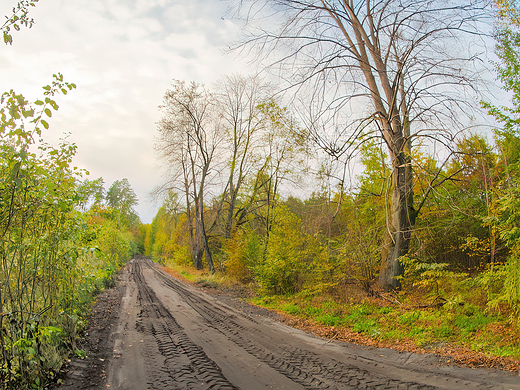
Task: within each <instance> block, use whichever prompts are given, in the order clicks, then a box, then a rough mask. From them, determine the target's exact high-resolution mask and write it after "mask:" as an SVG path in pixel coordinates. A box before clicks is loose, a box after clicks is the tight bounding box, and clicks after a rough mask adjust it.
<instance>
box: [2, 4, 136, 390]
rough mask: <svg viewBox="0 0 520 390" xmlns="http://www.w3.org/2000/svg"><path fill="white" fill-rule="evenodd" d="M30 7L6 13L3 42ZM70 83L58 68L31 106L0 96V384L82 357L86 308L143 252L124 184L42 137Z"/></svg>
mask: <svg viewBox="0 0 520 390" xmlns="http://www.w3.org/2000/svg"><path fill="white" fill-rule="evenodd" d="M35 3H36V0H35V1H20V2H18V5H17V7H15V8H14V9H13V14H12V15H11V16H10V17H8V18H7V21H6V22H5V23H4V24H3V25H2V32H3V36H4V42H5V43H6V44H12V42H13V38H12V35H11V33H12V31H13V30H14V31H17V30H19V29H20V26H27V27H30V26H31V25H32V24H33V21H32V19H29V18H28V12H29V9H30V7H31V6H34V5H35ZM75 88H76V85H75V84H74V83H69V82H66V81H64V78H63V76H62V75H61V74H59V73H58V74H55V75H54V76H53V81H52V83H51V84H50V85H47V86H44V87H43V91H42V96H41V98H40V99H37V100H36V101H34V102H29V101H28V100H27V99H26V98H25V97H24V96H23V95H22V94H18V93H16V92H15V91H13V90H11V91H9V92H4V93H3V94H2V95H1V97H0V389H24V390H25V389H44V388H48V387H49V385H50V384H52V383H56V380H57V376H58V375H59V373H60V369H61V368H62V366H63V364H64V362H65V360H66V359H67V358H68V357H70V356H71V355H74V354H75V355H77V356H79V357H81V358H83V357H85V352H84V351H82V350H80V349H78V347H77V345H76V342H77V340H78V337H79V335H80V334H81V332H82V331H83V330H84V329H85V328H86V326H87V316H88V313H89V310H90V307H91V304H92V303H93V301H94V300H95V297H96V295H97V294H98V293H99V292H101V291H102V290H103V289H104V288H106V287H110V286H112V285H114V283H115V273H116V272H117V270H118V269H119V268H120V267H121V266H122V265H123V264H124V262H125V261H126V260H127V259H129V258H131V257H132V256H133V255H134V254H135V253H137V252H138V251H139V249H140V248H141V250H142V242H141V244H140V247H139V242H140V224H141V223H140V220H139V217H138V216H137V215H136V213H135V211H134V207H135V206H136V204H137V198H136V196H135V193H134V192H133V190H132V188H131V186H130V184H129V182H128V180H127V179H122V180H118V181H116V182H114V183H113V184H112V185H111V186H110V188H109V189H108V190H106V189H105V187H104V183H103V179H102V178H99V179H96V180H88V179H86V178H85V177H86V175H87V174H88V173H87V172H86V171H85V170H81V169H78V168H77V167H74V166H73V163H72V160H73V157H74V155H75V153H76V146H75V145H74V144H71V143H68V142H67V141H66V139H64V140H62V141H61V142H60V143H59V145H51V144H48V143H47V142H46V141H45V139H46V134H47V133H48V132H49V131H50V130H49V128H50V125H49V122H50V121H51V120H50V119H49V118H51V117H52V116H53V114H54V113H55V112H56V111H57V110H58V104H57V103H56V96H57V95H60V94H61V95H66V94H68V93H69V92H71V93H72V92H73V90H74V89H75ZM141 241H142V240H141Z"/></svg>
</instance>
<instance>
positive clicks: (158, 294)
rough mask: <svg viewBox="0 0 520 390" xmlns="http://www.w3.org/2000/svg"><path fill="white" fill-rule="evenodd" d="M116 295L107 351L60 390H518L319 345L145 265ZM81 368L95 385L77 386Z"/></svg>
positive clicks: (469, 374)
mask: <svg viewBox="0 0 520 390" xmlns="http://www.w3.org/2000/svg"><path fill="white" fill-rule="evenodd" d="M119 288H120V295H121V297H120V299H121V304H120V305H119V310H120V312H119V313H118V314H114V317H113V319H109V320H108V321H109V322H112V327H111V330H110V332H108V333H109V337H108V338H107V339H106V340H102V341H100V343H101V344H104V348H105V350H106V351H109V353H108V352H107V353H106V355H107V356H105V357H100V356H104V355H101V354H98V355H94V357H93V358H92V359H91V362H90V363H89V362H84V363H76V364H75V365H74V364H73V367H72V374H71V375H70V376H69V378H68V379H66V381H65V385H64V386H62V390H69V389H82V388H85V389H86V388H89V389H107V388H110V389H123V390H141V389H165V390H166V389H243V390H257V389H291V390H292V389H519V390H520V377H518V376H514V375H511V374H510V373H507V372H501V371H494V370H487V369H482V370H480V369H478V370H476V369H470V368H460V367H447V366H440V365H438V358H437V357H436V356H434V355H420V354H412V353H399V352H396V351H393V350H390V349H374V348H371V349H370V348H364V347H358V346H354V345H351V344H346V343H342V342H334V341H333V342H328V341H327V340H324V339H321V338H317V337H314V336H312V335H309V334H306V333H304V332H302V331H299V330H296V329H293V328H290V327H287V326H285V325H283V324H281V323H278V322H276V321H273V320H271V319H268V318H264V317H261V316H254V317H253V316H251V315H249V313H248V312H247V311H244V310H242V311H241V310H236V309H234V308H232V307H230V306H228V305H226V304H224V303H222V302H221V301H219V300H218V299H216V298H214V297H212V296H209V295H207V294H205V293H204V292H202V291H201V290H199V289H196V288H194V287H192V286H189V285H187V284H184V283H183V282H181V281H178V280H176V279H175V278H173V277H172V276H170V275H168V274H166V273H165V272H163V271H162V270H161V269H160V268H159V267H158V266H157V265H155V264H154V263H153V262H151V261H149V260H146V259H134V260H132V261H131V262H130V263H129V264H128V265H127V266H126V267H125V269H124V271H123V273H122V275H121V281H120V287H119ZM101 350H103V348H101ZM100 362H102V363H100ZM93 364H94V365H96V364H97V365H98V367H97V368H98V369H97V371H96V370H94V371H93V368H92V365H93ZM99 364H102V367H100V366H99ZM89 370H90V374H91V376H96V377H97V380H86V379H85V376H86V375H87V373H88V372H89ZM93 372H94V374H92V373H93ZM96 372H101V374H100V375H98V374H95V373H96ZM91 379H92V378H91Z"/></svg>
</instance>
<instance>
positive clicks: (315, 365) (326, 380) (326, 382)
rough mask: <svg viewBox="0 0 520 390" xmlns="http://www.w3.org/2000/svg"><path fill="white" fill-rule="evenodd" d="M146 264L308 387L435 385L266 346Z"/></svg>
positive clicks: (249, 348)
mask: <svg viewBox="0 0 520 390" xmlns="http://www.w3.org/2000/svg"><path fill="white" fill-rule="evenodd" d="M145 264H146V266H149V267H150V268H152V269H153V270H154V272H155V275H156V276H157V278H158V279H159V280H161V281H162V283H164V284H165V285H166V286H167V287H169V288H170V289H172V290H174V291H175V292H177V293H178V294H179V295H180V296H182V298H183V299H184V300H185V301H186V302H187V303H188V304H189V305H190V306H191V307H192V308H193V309H194V310H195V311H197V312H198V313H199V314H200V315H201V316H202V317H203V318H204V320H205V322H206V324H207V325H208V326H210V327H212V328H214V329H216V330H218V331H219V332H221V333H222V334H224V335H225V336H226V337H227V338H228V339H229V340H231V341H232V342H234V343H235V344H236V345H237V346H239V347H241V348H243V349H244V350H245V351H246V352H248V353H249V354H251V355H252V356H255V357H256V358H257V359H258V360H260V361H262V362H263V363H265V364H267V365H268V366H269V367H271V368H272V369H274V370H276V371H277V372H279V373H280V374H282V375H284V376H286V377H287V378H289V379H291V380H292V381H293V382H295V383H297V384H299V385H301V386H303V387H304V388H306V389H378V390H379V389H381V390H383V389H421V390H423V389H424V390H426V389H436V387H433V386H429V385H424V384H420V383H415V382H408V381H400V380H395V379H388V378H385V377H382V376H379V375H377V374H373V373H370V372H369V371H367V370H365V369H363V368H360V367H356V366H354V365H350V364H346V363H343V362H340V361H337V360H334V359H328V361H324V360H323V359H322V358H321V357H319V356H318V355H316V354H314V353H313V352H311V351H308V350H305V349H301V348H294V347H290V346H287V345H286V343H283V342H279V343H278V342H270V343H269V350H267V349H266V348H265V347H264V346H263V345H262V342H260V341H259V340H260V339H261V338H262V335H261V334H258V332H256V334H253V333H251V332H250V331H249V330H248V329H247V328H246V327H244V326H242V325H240V324H239V323H238V322H239V321H238V318H237V316H236V315H234V314H230V313H223V312H222V311H221V310H219V309H218V308H217V307H215V306H214V305H213V304H212V303H210V302H208V301H206V300H204V299H202V298H200V297H199V296H198V295H197V294H194V293H193V292H192V291H190V289H188V288H186V287H185V286H183V284H182V283H180V282H178V281H177V280H175V279H173V278H171V277H170V276H169V275H165V274H164V273H163V272H162V271H161V270H159V269H158V268H157V267H156V266H155V265H154V264H153V263H152V262H151V261H149V260H147V261H146V263H145ZM170 317H171V316H170ZM244 319H245V320H246V321H251V322H252V323H253V324H256V325H258V324H259V323H258V321H256V320H254V319H252V318H249V317H245V316H244ZM257 330H258V328H257Z"/></svg>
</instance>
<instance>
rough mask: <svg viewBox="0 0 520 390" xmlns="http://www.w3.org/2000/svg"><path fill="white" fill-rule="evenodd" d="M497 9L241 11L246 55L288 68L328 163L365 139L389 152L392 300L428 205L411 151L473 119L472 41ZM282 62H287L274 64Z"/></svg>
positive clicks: (339, 1) (294, 6) (301, 5)
mask: <svg viewBox="0 0 520 390" xmlns="http://www.w3.org/2000/svg"><path fill="white" fill-rule="evenodd" d="M489 3H490V2H489V1H488V0H446V1H433V0H375V1H371V0H251V1H246V0H242V1H240V2H239V4H240V9H241V11H244V12H245V14H246V15H248V22H249V26H250V29H249V32H250V33H251V36H249V38H247V39H246V42H245V43H244V45H242V46H241V47H242V48H244V47H245V48H255V49H258V50H259V54H260V57H259V58H262V57H261V55H262V54H264V57H263V58H264V59H269V61H270V62H271V64H273V63H274V64H277V65H279V66H280V68H279V72H280V75H281V76H282V78H283V79H285V80H287V81H288V83H289V85H290V86H292V87H296V90H297V92H299V93H300V96H303V98H302V99H303V100H305V101H306V104H307V105H308V106H307V110H308V112H309V113H310V114H311V119H310V120H309V124H308V127H309V129H310V130H311V131H312V135H313V138H314V140H315V141H316V142H317V143H318V144H319V145H320V146H321V147H322V148H323V149H324V150H325V151H326V152H327V153H328V154H329V155H330V156H332V157H333V158H336V159H339V158H345V156H348V155H350V152H351V151H352V150H353V149H355V148H357V147H358V146H359V144H360V143H361V142H362V141H363V140H364V139H366V136H367V129H372V131H373V132H372V133H371V134H369V136H377V137H380V138H381V139H382V142H383V144H384V145H386V148H387V150H388V154H389V157H390V160H391V166H392V177H391V199H390V200H389V213H388V223H387V225H388V229H387V230H388V234H387V236H386V239H385V241H384V244H383V251H382V266H381V271H380V277H379V283H380V286H381V287H382V288H384V289H386V290H389V289H393V288H396V287H399V280H398V278H396V277H397V276H399V275H401V274H402V272H403V268H402V265H401V264H400V261H399V258H400V257H401V256H403V255H405V254H406V253H407V252H408V250H409V247H410V241H411V237H412V231H413V229H414V225H415V221H416V217H417V215H418V213H419V211H420V208H421V207H422V205H423V204H424V201H423V200H421V199H418V205H414V193H413V170H412V157H411V150H412V141H414V140H416V139H417V138H418V137H423V136H424V137H428V138H429V139H433V140H436V141H439V142H441V143H442V144H444V145H446V144H448V143H450V142H451V141H452V138H453V135H454V134H455V133H456V132H457V131H459V130H460V129H462V128H463V127H464V124H463V120H460V121H459V120H457V115H456V113H460V112H461V111H463V110H467V109H469V108H470V106H471V103H472V101H471V95H470V93H471V94H473V93H475V92H477V91H476V86H477V85H478V84H477V83H476V80H477V78H478V77H477V76H478V75H477V72H475V69H477V68H478V66H477V64H476V63H477V62H478V56H477V53H475V52H474V51H475V50H476V49H475V48H476V47H477V46H476V42H477V41H476V40H475V39H472V37H478V36H479V34H481V30H480V29H481V27H482V24H481V22H482V21H483V20H484V19H485V18H487V17H488V14H489V11H490V9H489ZM266 5H267V7H266ZM266 10H268V12H267V11H266ZM266 13H267V14H268V15H267V16H268V17H266V18H265V19H263V20H262V18H263V17H265V15H266ZM273 13H274V14H275V15H278V16H279V17H278V18H276V17H275V18H273ZM277 21H281V23H277ZM258 22H260V23H258ZM256 26H259V27H256ZM277 53H281V57H278V58H276V59H275V60H273V59H272V58H273V57H271V56H273V55H274V56H276V55H277ZM302 93H306V94H302ZM468 103H469V104H468ZM359 113H361V115H359ZM330 134H332V135H333V137H332V138H330V137H329V135H330ZM434 180H435V179H434ZM432 185H434V183H433V182H432ZM416 200H417V199H416Z"/></svg>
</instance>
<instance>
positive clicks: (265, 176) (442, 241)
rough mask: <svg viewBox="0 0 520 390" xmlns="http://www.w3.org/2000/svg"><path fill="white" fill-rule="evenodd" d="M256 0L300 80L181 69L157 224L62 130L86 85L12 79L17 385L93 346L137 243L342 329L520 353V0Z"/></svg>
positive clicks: (478, 357) (172, 99)
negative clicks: (193, 77)
mask: <svg viewBox="0 0 520 390" xmlns="http://www.w3.org/2000/svg"><path fill="white" fill-rule="evenodd" d="M36 2H37V0H33V1H20V2H18V5H17V8H14V9H13V14H12V16H8V17H7V18H6V21H5V23H4V24H3V25H2V32H3V37H4V42H5V43H6V44H13V36H12V34H14V32H13V30H19V29H20V27H30V26H31V25H32V23H34V21H33V20H32V19H30V18H29V16H28V14H29V9H30V6H34V4H35V3H36ZM237 3H239V7H238V8H239V11H244V12H246V13H247V12H249V14H250V15H255V17H256V18H258V22H259V23H261V22H262V21H265V19H262V18H264V17H265V18H267V16H265V15H263V14H262V12H264V11H265V10H264V8H263V7H261V4H263V3H267V4H269V5H270V6H271V5H272V7H273V9H274V10H275V11H273V12H279V13H281V14H282V18H283V23H282V24H281V25H279V26H278V25H276V24H273V25H268V27H266V28H265V29H264V28H260V29H257V30H255V29H254V27H255V25H254V24H253V23H251V29H250V30H248V32H249V33H250V34H251V35H250V36H249V37H246V38H244V40H243V41H242V42H241V43H240V44H238V46H237V47H236V48H235V50H236V51H239V52H251V53H255V54H256V55H257V57H258V58H259V61H260V60H262V59H269V61H271V62H272V63H273V64H274V65H272V67H271V68H270V69H274V73H277V72H278V73H281V74H287V75H290V76H287V77H285V78H284V80H285V81H287V82H288V83H289V86H288V87H286V88H285V89H286V91H285V92H286V93H281V92H280V86H281V84H279V83H278V84H277V83H276V82H275V81H272V80H271V81H270V79H269V78H268V77H266V76H263V75H262V76H261V75H238V74H235V75H228V76H223V77H222V78H221V79H220V81H219V82H217V83H215V84H214V85H211V86H205V85H202V84H200V83H197V82H189V81H183V80H174V81H173V83H172V85H171V86H170V87H169V88H168V89H167V90H166V92H165V94H164V99H163V104H162V105H161V107H160V114H158V121H157V134H156V144H155V147H156V153H157V156H158V159H159V160H160V162H161V164H162V165H163V167H164V171H165V180H164V182H163V183H162V184H160V185H159V186H158V187H157V188H155V189H150V191H151V192H153V195H154V196H155V197H156V198H157V199H160V202H161V206H160V208H159V210H158V212H157V214H156V216H155V217H154V219H153V222H152V223H150V224H143V223H141V220H140V218H139V216H138V215H137V213H136V211H135V207H136V205H137V204H138V199H137V196H136V194H135V192H134V190H133V189H132V186H131V184H130V182H129V181H128V180H127V179H125V178H123V179H121V180H116V181H115V182H114V183H112V184H111V185H110V186H106V184H105V183H104V180H103V179H102V178H98V179H95V180H90V179H87V174H88V172H87V171H86V170H83V169H79V168H77V167H75V166H74V164H73V157H74V155H75V153H76V151H77V150H76V146H75V145H74V144H71V143H68V142H67V141H66V140H63V141H62V142H61V143H60V144H59V145H57V146H53V145H50V144H48V143H47V142H46V141H45V139H46V132H47V131H48V130H49V123H48V122H47V120H48V118H50V117H52V116H53V115H56V112H57V110H58V108H59V107H58V105H57V103H56V96H57V95H60V94H61V95H67V94H68V93H71V94H72V93H74V92H75V91H74V90H75V89H76V85H75V84H74V83H69V82H67V81H65V80H64V77H63V75H62V74H60V73H57V74H55V75H54V76H53V80H52V82H51V83H50V84H49V85H46V86H44V87H43V92H42V96H41V98H40V99H37V100H35V101H33V102H29V101H27V100H26V98H25V97H24V96H23V95H22V94H18V93H16V92H15V91H13V90H11V91H9V92H4V93H3V94H2V97H1V99H0V137H1V143H0V161H1V163H0V199H1V202H0V215H1V217H0V234H1V237H2V241H1V247H0V351H1V352H0V353H1V355H2V357H1V365H0V383H1V386H0V388H5V389H19V388H35V389H40V388H46V387H47V386H48V385H49V383H52V382H53V381H55V376H56V375H57V374H58V372H59V370H60V369H61V367H62V365H63V362H64V360H65V359H66V358H67V357H68V356H71V355H76V356H83V355H84V353H85V352H84V351H82V350H81V349H79V348H78V347H77V345H76V343H77V340H78V337H79V336H80V335H81V333H82V331H83V330H84V329H85V327H86V325H87V318H88V312H89V309H90V307H91V305H92V303H93V301H94V300H95V297H96V295H97V294H99V292H100V291H102V290H103V289H105V288H109V287H111V286H113V285H114V283H115V280H116V279H115V276H116V275H117V271H118V270H119V269H120V267H121V266H123V265H124V263H125V262H126V261H127V260H129V259H131V258H132V257H133V256H135V255H136V254H144V255H146V256H148V257H150V258H152V259H153V260H155V261H157V262H159V263H160V264H162V265H164V266H166V267H168V268H170V269H171V270H173V271H172V272H177V273H178V274H179V275H180V276H181V277H184V278H187V279H189V280H192V281H195V282H197V283H199V284H202V285H205V286H220V287H219V288H221V287H222V286H224V288H225V287H226V286H227V287H230V286H231V287H233V288H236V286H240V288H244V289H247V290H249V291H251V294H252V295H251V297H252V298H251V299H250V300H251V302H252V303H254V304H257V305H261V306H266V307H269V308H272V309H275V310H278V311H280V312H284V313H285V314H286V315H287V316H289V318H292V320H293V321H294V322H295V323H296V322H298V321H305V323H306V324H310V325H309V326H319V327H320V329H321V330H320V331H321V332H322V334H323V335H325V336H327V337H332V338H336V337H338V339H345V340H349V341H356V342H363V343H368V344H371V345H382V346H392V347H395V348H402V349H406V350H416V349H423V350H431V351H435V352H439V348H440V349H445V350H449V351H451V352H453V351H455V350H456V351H463V352H464V356H468V354H469V356H470V357H471V359H472V361H473V363H474V364H476V365H478V364H491V363H489V362H495V366H497V367H502V368H508V369H518V365H517V362H518V361H519V359H520V324H519V322H518V313H519V310H520V254H519V253H520V252H519V249H520V133H519V127H518V121H519V117H518V112H519V109H520V108H519V102H520V100H519V98H520V81H519V78H518V74H519V73H520V69H519V68H518V66H519V65H518V64H519V63H520V14H519V11H520V9H519V8H518V6H517V5H516V3H514V2H512V1H509V0H496V1H495V2H493V3H489V2H486V1H480V0H474V1H468V2H467V4H461V2H453V4H452V3H451V2H450V4H451V6H446V7H441V8H439V7H436V6H435V4H433V5H432V3H431V2H429V1H404V2H395V1H391V0H388V1H383V2H378V3H376V4H372V3H371V2H369V1H360V2H347V1H343V2H341V1H330V2H327V1H310V0H309V1H307V0H305V1H291V0H279V1H266V2H260V1H250V2H247V1H238V2H237ZM358 3H359V4H358ZM464 3H465V2H464ZM256 7H260V10H257V8H256ZM253 10H254V12H253ZM269 15H271V14H269ZM248 26H249V25H248ZM483 26H487V27H483ZM269 28H272V29H273V30H272V31H269ZM483 28H488V29H489V31H490V32H489V34H488V33H485V32H483V31H482V30H481V29H483ZM484 35H487V37H486V38H485V39H490V40H493V43H492V44H491V45H492V46H493V45H494V50H495V55H496V58H497V60H496V61H495V62H494V63H493V64H492V65H490V64H485V66H486V67H494V72H495V73H496V80H494V81H493V83H495V84H496V87H498V88H501V89H502V90H504V91H505V92H506V93H507V94H508V96H509V100H508V102H507V104H504V103H503V102H501V101H495V100H493V99H490V98H489V97H488V95H485V94H480V84H478V83H477V81H478V77H479V76H480V74H481V73H482V69H481V68H479V67H478V66H482V61H481V60H480V59H479V52H473V51H472V49H473V48H475V47H476V46H475V45H470V44H468V42H470V41H468V40H471V39H477V40H483V39H484ZM15 37H16V36H15ZM475 37H477V38H475ZM471 42H473V41H471ZM14 44H16V42H14ZM461 47H463V48H464V49H461ZM457 50H459V51H457ZM277 56H279V57H280V58H278V57H277ZM273 58H274V59H273ZM476 63H478V64H480V65H478V66H476V65H475V64H476ZM290 69H292V70H290ZM482 89H484V87H482ZM288 95H290V97H288ZM470 96H471V97H470ZM475 101H476V102H477V104H476V106H475ZM478 113H480V114H478ZM356 115H357V116H356ZM478 115H481V116H478ZM490 122H492V123H493V126H488V125H487V123H490ZM107 187H108V188H107ZM338 335H340V336H341V337H340V336H338ZM447 346H449V347H447ZM465 359H466V360H464V363H466V364H467V363H468V359H469V358H465ZM491 365H492V364H491Z"/></svg>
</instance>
